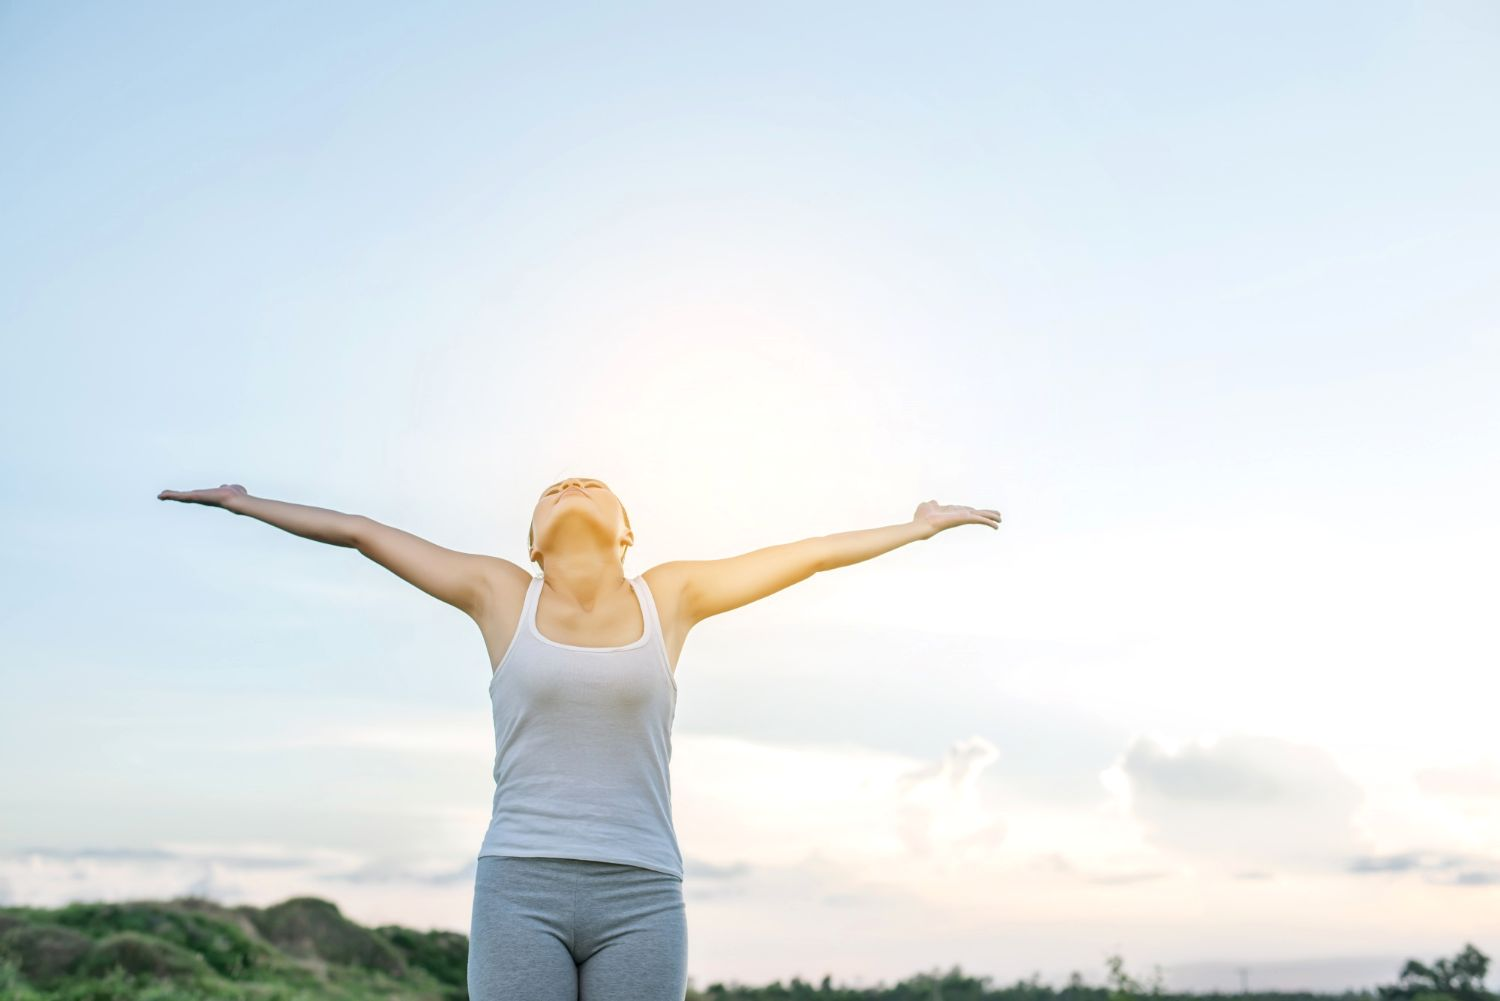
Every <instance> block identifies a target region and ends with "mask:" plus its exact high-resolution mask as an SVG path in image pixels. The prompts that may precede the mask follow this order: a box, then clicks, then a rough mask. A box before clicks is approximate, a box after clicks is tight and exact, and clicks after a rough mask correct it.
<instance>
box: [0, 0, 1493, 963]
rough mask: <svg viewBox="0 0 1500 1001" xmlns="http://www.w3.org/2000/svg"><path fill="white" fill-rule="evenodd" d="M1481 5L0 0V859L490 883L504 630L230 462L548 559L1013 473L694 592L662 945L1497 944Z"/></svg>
mask: <svg viewBox="0 0 1500 1001" xmlns="http://www.w3.org/2000/svg"><path fill="white" fill-rule="evenodd" d="M1497 94H1500V13H1497V8H1496V6H1495V5H1493V4H1490V3H1485V2H1480V0H1474V2H1458V0H1433V2H1430V3H1424V4H1409V3H1389V2H1353V0H1349V2H1332V3H1320V4H1305V3H1291V2H1278V3H1257V4H1244V5H1228V4H1215V5H1204V4H1196V3H1187V2H1183V3H1154V4H1130V5H1121V4H1112V3H1092V4H1069V5H1054V4H1042V5H1019V4H1015V5H1013V4H999V3H996V4H969V5H938V6H932V5H904V4H890V3H879V4H865V3H860V4H855V3H822V4H791V3H771V4H742V5H695V4H679V5H650V6H641V5H631V4H615V5H602V6H599V7H597V8H589V9H579V8H578V7H577V5H573V6H571V7H569V8H568V9H566V10H561V9H560V10H559V11H558V12H557V13H556V14H555V15H553V14H548V13H544V12H543V11H542V9H541V7H540V6H539V5H536V4H517V5H514V6H509V7H507V6H501V5H494V4H477V3H476V4H462V3H454V4H445V5H441V6H440V7H431V6H427V5H404V4H394V3H392V4H337V3H332V4H317V5H300V4H250V5H239V6H226V5H212V6H205V5H200V4H190V3H155V4H150V5H124V4H116V5H103V4H101V5H88V6H76V5H64V4H48V3H41V2H32V3H11V4H6V5H5V6H4V9H3V10H0V135H3V136H4V147H5V154H4V155H3V156H0V191H3V192H4V194H3V196H0V198H3V199H4V205H3V217H4V220H5V222H4V224H3V225H0V302H3V303H4V310H3V327H4V331H5V337H6V357H7V363H6V364H5V365H4V366H0V417H3V418H4V422H5V426H6V427H7V428H8V429H9V433H8V434H7V435H5V437H4V439H3V442H4V443H3V445H0V448H3V459H4V462H3V464H0V470H3V471H0V485H3V492H0V504H3V505H4V519H3V522H0V547H3V551H4V554H5V556H4V562H5V572H4V576H3V583H0V587H3V594H0V599H3V603H0V607H3V609H4V611H3V617H4V621H5V630H4V634H3V637H0V816H3V822H0V903H7V904H36V905H45V906H53V905H57V904H60V903H62V902H64V901H67V900H70V899H126V898H131V897H145V896H154V897H169V896H173V895H178V894H184V893H198V894H203V895H207V896H212V897H215V898H217V899H220V900H224V901H228V902H234V903H257V904H266V903H271V902H275V901H279V900H282V899H285V898H286V897H289V896H293V895H298V894H312V895H316V896H320V897H325V898H327V899H330V900H333V901H335V902H336V903H338V904H339V906H340V907H342V908H343V909H344V910H345V912H346V913H348V914H349V915H350V916H351V917H353V918H354V919H356V920H359V921H362V922H365V923H369V924H376V923H383V922H400V923H403V924H408V925H413V926H417V927H444V928H451V929H454V930H458V931H465V932H466V931H467V930H468V918H469V910H468V909H469V904H470V899H471V894H472V878H473V865H474V855H475V854H476V852H477V850H478V847H479V842H480V839H481V837H482V834H483V831H484V828H485V824H486V821H487V819H488V810H489V806H490V798H489V797H490V795H491V791H492V785H491V778H490V764H491V761H490V756H491V754H492V753H493V744H492V739H491V734H490V716H489V706H488V703H487V695H486V687H485V686H486V685H487V684H488V681H489V677H488V673H487V668H488V665H487V663H486V651H485V648H484V644H483V642H482V640H481V636H480V634H479V631H478V630H477V629H476V628H475V627H474V624H473V623H472V622H471V621H470V620H469V619H468V618H467V617H465V616H464V615H462V614H461V613H459V612H457V611H455V610H454V609H452V608H450V607H448V606H445V605H442V604H440V603H438V602H437V601H435V600H433V599H431V598H429V597H427V596H426V595H424V594H422V593H421V592H419V591H417V590H416V589H415V588H413V587H411V586H410V585H407V584H405V583H404V582H402V581H401V580H400V579H398V578H396V577H395V576H394V575H392V574H390V573H388V572H387V571H385V570H383V569H382V568H380V567H379V566H377V565H375V564H373V563H371V562H370V561H368V560H366V559H364V558H363V557H361V556H360V555H359V554H358V553H357V552H354V551H351V550H347V549H339V548H335V547H331V546H324V545H319V544H317V543H314V542H309V541H307V540H304V539H300V538H297V537H295V536H293V535H290V534H288V533H285V532H281V531H278V530H277V529H274V528H272V527H270V526H268V525H265V524H262V523H260V522H257V521H255V520H254V519H250V518H237V517H234V516H233V515H230V514H228V513H226V512H223V511H218V510H213V509H210V508H206V507H198V506H186V505H181V504H175V503H165V502H159V501H157V500H156V499H155V498H156V494H157V492H158V491H159V490H162V489H164V488H171V489H191V488H196V487H211V486H218V485H219V484H221V483H225V482H235V483H242V484H244V485H245V486H246V487H247V488H248V489H249V490H250V492H251V493H254V494H257V495H259V496H264V497H271V498H275V499H281V500H288V501H296V502H300V503H305V504H314V505H319V506H323V507H329V508H334V509H337V510H340V511H347V512H354V513H360V514H365V515H368V516H370V517H372V518H375V519H377V520H379V521H382V522H385V523H387V524H391V525H395V526H397V527H400V528H403V529H405V530H407V531H410V532H414V533H416V534H419V535H421V536H423V537H424V538H428V539H431V540H432V541H434V542H437V543H440V544H442V545H445V546H449V547H452V548H455V549H462V550H465V551H469V552H482V553H489V554H492V555H495V556H499V557H503V558H505V559H509V560H511V561H513V562H516V563H518V564H520V565H522V566H524V567H526V568H527V569H528V570H531V571H532V572H536V570H537V568H536V566H535V564H531V563H529V562H528V560H527V552H526V531H527V522H528V519H529V517H530V515H531V511H532V507H533V505H534V503H535V501H536V498H537V496H538V494H539V493H540V491H541V490H542V489H543V488H544V487H546V486H547V485H548V484H549V483H553V482H555V481H557V480H559V479H561V478H563V477H565V476H575V475H576V476H589V477H597V478H599V479H601V480H602V481H604V482H605V483H607V484H609V486H610V487H611V488H612V489H613V490H614V491H615V492H616V493H617V495H618V496H619V497H620V499H621V500H622V502H623V503H624V505H625V507H626V509H627V511H628V512H629V514H630V519H631V524H632V526H633V529H634V533H635V539H636V545H634V546H633V547H631V548H630V550H629V551H628V554H627V556H626V558H625V564H624V566H625V569H626V571H627V572H628V573H630V574H631V575H634V574H637V573H640V572H642V571H644V570H646V569H647V568H649V567H651V566H653V565H655V564H657V563H661V562H664V561H667V560H674V559H712V558H720V557H728V556H733V555H737V554H739V553H743V552H746V551H749V550H752V549H756V548H759V547H762V546H767V545H772V544H776V543H781V542H789V541H793V540H796V539H801V538H807V537H811V536H816V535H824V534H831V533H835V532H843V531H851V530H856V529H862V528H872V527H877V526H883V525H890V524H895V523H898V522H902V521H906V520H907V519H909V518H910V517H911V516H912V513H913V511H914V509H915V508H916V506H917V505H918V504H919V503H921V502H923V501H925V500H927V499H929V498H935V499H937V500H939V501H941V502H944V503H958V504H968V505H972V506H975V507H982V508H996V509H999V510H1000V511H1001V512H1002V514H1003V518H1004V523H1003V524H1002V526H1001V528H1000V529H999V530H998V531H997V530H992V529H990V528H987V527H981V526H974V525H971V526H960V527H958V528H956V529H953V530H951V531H948V532H944V533H942V534H941V535H939V536H937V537H935V538H933V539H932V540H929V541H925V542H920V543H916V544H912V545H909V546H906V547H903V548H900V549H898V550H895V551H894V552H891V553H889V554H886V555H884V556H881V557H878V558H876V559H874V560H871V561H868V562H865V563H861V564H857V565H854V566H850V567H845V568H841V569H838V570H834V571H830V572H828V573H826V574H819V575H817V576H815V577H813V578H811V579H809V580H807V581H805V582H803V583H800V584H798V585H795V586H794V587H792V588H789V589H787V590H785V591H783V592H780V593H778V594H775V595H773V596H771V597H769V598H767V599H765V600H764V601H761V602H758V603H755V604H753V605H750V606H747V607H745V608H742V609H738V610H735V611H732V612H729V613H727V614H725V615H723V616H720V617H716V618H713V619H709V620H707V621H705V622H703V623H702V624H700V625H699V626H697V627H696V628H695V629H694V630H693V632H692V633H691V634H690V636H689V638H688V640H687V644H686V647H685V649H684V651H683V655H682V659H681V662H680V664H679V667H678V674H677V678H678V684H679V687H680V701H679V706H678V711H677V715H676V730H675V739H674V757H673V765H672V769H673V772H672V774H673V798H674V810H675V817H676V823H677V830H678V835H679V839H680V842H681V846H682V849H683V854H684V856H685V859H686V868H687V872H686V881H685V892H686V898H687V904H688V909H689V921H690V925H691V928H692V949H691V952H692V955H691V963H690V968H691V972H692V975H693V977H694V979H695V981H696V982H697V983H698V984H700V985H702V984H706V983H708V982H710V981H712V980H714V979H727V978H738V979H741V980H745V981H751V982H763V981H768V980H770V979H773V978H777V977H780V978H783V979H787V978H790V977H791V976H793V975H801V976H803V977H804V978H807V979H814V980H816V979H820V978H821V977H822V976H823V975H824V974H825V973H828V974H832V975H833V977H834V978H835V980H844V981H851V982H852V981H859V980H863V981H864V982H867V983H869V982H873V981H875V980H877V979H881V978H885V979H888V980H890V979H894V978H897V977H901V976H904V975H907V974H910V973H913V972H916V971H918V970H923V969H930V968H932V967H934V966H943V967H947V966H948V965H950V964H953V963H958V964H961V965H962V966H963V968H964V969H965V970H967V971H970V972H973V973H976V974H988V975H992V976H994V977H996V978H997V979H999V980H1002V981H1008V980H1009V979H1011V978H1014V977H1023V976H1028V975H1030V974H1031V973H1032V972H1033V971H1036V972H1039V973H1040V974H1041V975H1042V977H1043V978H1044V979H1046V980H1048V981H1050V982H1053V983H1054V984H1057V983H1060V982H1061V981H1062V980H1063V979H1064V978H1066V976H1067V975H1068V973H1069V972H1070V971H1072V970H1078V971H1080V972H1081V973H1082V975H1083V976H1084V977H1085V979H1086V980H1088V981H1089V982H1090V983H1100V982H1102V981H1103V979H1104V976H1105V973H1106V970H1105V965H1104V956H1105V955H1106V954H1107V953H1111V952H1119V953H1120V954H1122V955H1123V956H1124V957H1125V960H1126V965H1127V969H1128V970H1130V971H1131V972H1132V973H1135V974H1139V975H1145V974H1147V973H1148V972H1149V970H1150V968H1151V966H1152V965H1153V964H1160V965H1161V966H1162V967H1164V968H1165V970H1166V973H1167V985H1168V986H1169V987H1173V988H1181V989H1208V988H1214V987H1216V988H1218V989H1221V990H1238V989H1240V987H1241V986H1242V981H1241V979H1240V976H1239V975H1238V974H1237V973H1236V972H1235V971H1236V970H1239V969H1247V970H1248V971H1249V973H1248V986H1249V987H1250V988H1251V989H1252V990H1253V989H1266V988H1274V987H1281V988H1302V987H1312V988H1320V989H1338V988H1342V987H1345V986H1359V985H1368V984H1372V983H1376V982H1387V981H1393V980H1394V979H1395V977H1396V975H1397V973H1398V972H1399V967H1400V964H1401V963H1402V962H1403V961H1404V960H1405V959H1406V958H1408V957H1416V958H1422V959H1424V961H1429V962H1430V961H1431V960H1433V959H1434V958H1436V957H1438V956H1440V955H1441V956H1448V955H1452V954H1453V953H1456V952H1457V951H1458V950H1459V949H1460V948H1461V947H1462V945H1463V943H1464V942H1466V941H1473V942H1474V943H1475V944H1476V945H1478V946H1479V947H1480V948H1481V949H1482V950H1483V951H1485V952H1486V953H1488V954H1489V955H1491V956H1495V955H1500V939H1497V938H1496V925H1495V922H1494V917H1495V915H1496V914H1497V913H1500V750H1497V742H1496V739H1495V734H1496V727H1497V722H1496V720H1497V716H1496V713H1497V706H1500V672H1497V669H1496V666H1497V664H1500V640H1497V638H1496V633H1497V631H1496V628H1495V609H1496V607H1497V605H1500V593H1497V584H1496V580H1497V575H1496V566H1497V565H1500V529H1497V527H1496V526H1497V519H1496V513H1497V510H1500V463H1497V462H1496V455H1497V454H1500V405H1497V402H1496V401H1497V398H1500V393H1497V392H1496V387H1497V384H1500V378H1497V376H1500V347H1497V345H1500V338H1497V320H1500V284H1497V283H1496V281H1495V276H1496V274H1497V273H1500V239H1497V237H1500V184H1497V183H1496V178H1497V176H1500V116H1497V115H1495V114H1494V106H1495V99H1496V96H1497Z"/></svg>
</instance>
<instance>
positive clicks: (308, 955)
mask: <svg viewBox="0 0 1500 1001" xmlns="http://www.w3.org/2000/svg"><path fill="white" fill-rule="evenodd" d="M468 955H469V940H468V938H467V937H466V936H464V935H461V934H458V933H456V932H445V931H432V932H417V931H412V930H411V929H409V928H403V927H401V926H399V925H382V926H380V927H378V928H365V927H363V926H361V925H358V924H356V923H354V922H352V921H350V920H349V919H347V918H345V917H344V916H343V915H342V914H341V913H339V909H338V907H337V906H335V905H334V904H332V903H329V902H328V901H326V900H319V899H318V898H316V897H294V898H292V899H291V900H287V901H284V902H282V903H280V904H276V905H275V906H273V907H250V906H243V905H242V906H237V907H226V906H224V905H222V904H218V903H215V902H213V901H211V900H204V899H201V898H197V897H182V898H178V899H176V900H171V901H166V902H160V901H130V902H126V903H74V904H68V905H66V906H64V907H60V908H56V909H46V908H33V907H4V908H0V998H4V999H5V1001H137V999H138V1001H189V999H192V1001H198V999H202V998H215V999H223V1001H315V999H316V1001H325V999H326V1001H362V999H374V998H388V999H396V998H399V999H402V1001H467V998H468V990H467V988H466V987H465V971H466V966H467V962H468Z"/></svg>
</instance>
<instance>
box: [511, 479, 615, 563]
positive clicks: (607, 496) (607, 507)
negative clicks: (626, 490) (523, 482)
mask: <svg viewBox="0 0 1500 1001" xmlns="http://www.w3.org/2000/svg"><path fill="white" fill-rule="evenodd" d="M560 516H569V517H572V516H581V517H587V518H591V519H593V520H596V521H598V522H599V524H600V525H602V526H604V527H605V529H606V530H607V531H613V532H614V533H615V534H616V535H617V536H618V535H620V534H622V533H623V534H626V536H627V543H628V534H629V531H630V530H629V527H628V526H627V525H626V524H625V522H624V520H623V516H624V507H623V506H622V505H621V504H620V499H619V498H618V497H616V496H615V494H614V491H612V490H610V489H609V487H608V486H606V485H605V484H604V483H603V481H601V480H596V479H592V478H591V477H587V476H570V477H568V478H567V479H565V480H558V481H557V482H556V483H554V484H552V485H551V486H550V487H548V488H547V489H546V490H543V491H542V495H541V496H540V497H538V498H537V502H536V507H535V508H534V509H533V510H532V512H531V537H532V542H531V556H532V558H533V559H535V558H536V554H537V540H538V539H540V538H542V536H543V534H544V533H545V532H546V530H547V526H548V525H549V524H550V523H551V521H552V519H554V518H557V517H560Z"/></svg>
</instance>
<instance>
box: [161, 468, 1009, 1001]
mask: <svg viewBox="0 0 1500 1001" xmlns="http://www.w3.org/2000/svg"><path fill="white" fill-rule="evenodd" d="M157 496H158V498H159V499H161V500H176V501H185V502H188V503H194V504H206V505H210V506H213V507H222V508H225V509H226V510H229V511H232V512H234V513H235V514H244V515H249V516H251V517H252V518H257V519H259V520H261V521H264V522H266V523H267V524H270V525H275V526H276V527H277V528H281V529H284V530H285V531H288V532H292V533H293V534H296V535H300V536H302V537H303V538H307V539H313V540H315V541H317V542H326V543H329V544H330V545H335V546H345V547H348V548H351V549H358V550H359V551H360V552H361V553H363V554H364V555H365V556H367V557H369V558H370V559H372V560H374V561H375V562H376V563H379V564H380V565H381V566H383V567H385V568H386V569H387V570H390V571H391V572H392V573H394V574H396V575H397V576H398V577H400V578H402V579H403V580H406V581H408V582H409V583H411V584H413V585H415V586H416V587H418V588H421V589H422V590H423V591H425V592H427V593H428V594H430V595H432V596H433V597H434V598H438V599H439V600H441V601H445V602H447V603H448V604H450V605H453V606H454V607H456V608H460V609H462V610H463V611H465V612H467V613H468V614H469V615H470V616H471V617H472V618H473V619H474V621H475V623H476V624H478V626H479V630H480V632H481V633H482V634H483V636H484V641H485V645H486V647H487V648H488V650H489V659H490V665H491V675H490V685H489V689H490V703H491V709H492V712H493V716H494V724H495V766H494V777H495V795H494V800H493V802H492V804H491V817H490V824H489V828H488V830H487V831H486V832H485V837H484V841H483V843H482V844H481V847H480V851H479V860H478V865H477V871H476V874H475V884H474V904H473V912H472V915H471V925H470V935H469V967H468V978H469V995H470V997H471V998H472V999H474V1001H500V999H505V1001H579V999H582V1001H681V999H682V998H683V996H684V994H685V993H686V988H687V922H686V914H685V910H684V907H683V897H682V856H681V854H680V852H679V851H678V846H677V835H676V831H675V829H674V827H673V823H672V807H671V776H670V773H669V770H668V766H669V763H670V761H671V757H672V721H673V719H674V716H675V714H676V708H677V682H676V669H677V658H678V655H679V654H680V653H681V652H682V644H683V641H684V640H685V639H686V637H687V633H688V630H690V629H692V627H693V626H695V625H697V624H698V623H699V622H702V621H703V620H704V619H706V618H708V617H710V616H713V615H718V614H720V613H721V612H727V611H729V610H730V609H734V608H739V607H741V606H742V605H747V604H749V603H750V602H752V601H757V600H759V599H761V598H764V597H766V596H767V595H771V594H775V593H776V592H777V591H780V590H782V589H783V588H786V587H789V586H791V585H792V584H795V583H797V582H798V581H802V580H806V579H807V578H808V577H811V576H812V575H813V574H815V573H817V572H818V571H820V570H832V569H834V568H835V567H842V566H848V565H849V564H851V563H859V562H861V561H863V560H868V559H870V558H871V557H874V556H879V555H880V554H882V553H886V552H889V551H891V550H892V549H895V548H897V547H899V546H904V545H906V544H907V543H909V542H915V541H917V540H920V539H930V538H932V537H933V536H934V535H936V534H937V533H938V532H941V531H944V530H945V529H949V528H953V527H955V526H957V525H970V524H973V525H989V526H990V527H991V528H998V527H999V525H1000V512H998V511H994V510H988V509H985V510H976V509H975V508H971V507H964V506H963V505H958V504H946V505H944V504H938V503H937V502H936V501H932V500H929V501H927V502H926V503H924V504H921V505H918V507H917V510H916V513H915V514H914V515H913V517H912V520H911V521H910V522H905V523H902V524H896V525H887V526H884V527H882V528H870V529H864V530H862V531H854V532H841V533H838V534H834V535H825V536H818V537H814V538H808V539H802V540H800V541H798V542H790V543H785V544H782V545H775V546H768V547H766V548H764V549H757V550H755V551H753V552H749V553H745V554H744V555H741V556H735V557H730V558H728V559H720V560H674V561H671V562H668V563H662V564H659V565H657V566H655V567H652V568H651V569H650V570H647V571H645V572H644V573H642V574H639V575H637V576H635V577H626V576H625V572H624V569H623V564H624V560H625V550H626V549H628V548H629V547H630V546H631V545H632V544H633V543H634V541H635V536H634V534H633V532H632V531H631V528H630V518H629V516H628V515H627V514H626V513H625V508H624V506H623V505H622V504H621V503H620V500H619V498H618V497H616V496H615V495H614V493H613V492H612V491H611V490H610V489H609V487H608V486H606V485H605V484H603V483H601V482H600V481H599V480H595V479H590V478H586V477H569V478H568V479H565V480H562V481H560V482H558V483H554V484H553V485H552V486H550V487H548V488H547V489H546V490H544V491H542V494H541V496H540V497H539V498H538V499H537V502H536V507H535V508H534V509H533V510H532V513H531V531H530V533H529V534H528V537H527V547H528V557H529V559H530V560H531V561H532V562H534V563H536V564H537V566H538V567H539V568H540V569H541V573H539V574H533V573H531V572H529V571H528V570H526V569H525V568H524V567H521V566H519V565H517V564H515V563H512V562H510V561H509V560H505V559H501V558H499V557H495V556H483V555H477V554H471V553H460V552H454V551H453V550H451V549H445V548H443V547H442V546H438V545H434V544H433V543H431V542H427V541H426V540H424V539H421V538H418V537H417V536H415V535H411V534H408V533H407V532H403V531H401V530H400V529H398V528H392V527H391V526H389V525H383V524H381V523H380V522H378V521H375V520H373V519H371V518H366V517H364V516H363V515H354V514H344V513H342V512H339V511H330V510H327V509H325V508H318V507H309V506H305V505H301V504H291V503H287V502H284V501H275V500H268V499H266V498H263V497H253V496H251V495H250V494H249V493H247V492H246V490H245V488H244V487H242V486H240V485H239V484H237V483H229V484H224V485H222V486H220V487H218V488H216V489H211V490H189V491H178V490H163V491H162V492H161V493H160V494H158V495H157Z"/></svg>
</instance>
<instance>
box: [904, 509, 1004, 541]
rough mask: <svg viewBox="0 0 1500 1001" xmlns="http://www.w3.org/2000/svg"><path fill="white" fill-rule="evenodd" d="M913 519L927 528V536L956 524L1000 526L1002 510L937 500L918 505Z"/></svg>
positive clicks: (930, 536)
mask: <svg viewBox="0 0 1500 1001" xmlns="http://www.w3.org/2000/svg"><path fill="white" fill-rule="evenodd" d="M912 521H913V522H915V523H916V524H918V525H921V526H923V527H924V528H925V529H927V534H926V536H925V537H926V538H929V539H930V538H932V537H933V536H934V535H936V534H938V533H939V532H941V531H943V530H944V529H948V528H953V527H954V526H955V525H988V526H990V527H991V528H999V527H1000V512H999V511H996V510H993V509H991V508H974V507H968V506H966V505H963V504H939V503H938V502H937V501H935V500H930V501H927V502H926V503H925V504H919V505H917V513H916V514H915V515H913V516H912Z"/></svg>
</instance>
